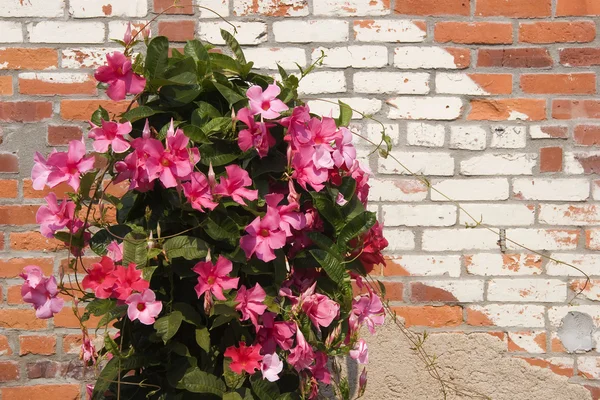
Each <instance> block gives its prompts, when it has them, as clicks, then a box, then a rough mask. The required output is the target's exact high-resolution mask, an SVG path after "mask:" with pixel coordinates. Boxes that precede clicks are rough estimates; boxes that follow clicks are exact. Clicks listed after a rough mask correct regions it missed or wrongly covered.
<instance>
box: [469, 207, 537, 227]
mask: <svg viewBox="0 0 600 400" xmlns="http://www.w3.org/2000/svg"><path fill="white" fill-rule="evenodd" d="M461 206H462V207H463V209H464V210H466V211H463V210H461V211H460V214H459V221H458V223H459V224H460V225H463V226H464V225H465V224H469V225H471V226H474V225H476V224H477V223H478V222H481V223H484V224H486V225H491V226H493V227H496V228H498V227H501V226H527V225H533V222H534V219H535V206H534V205H533V204H473V203H469V204H461ZM467 212H468V213H469V214H470V216H469V215H467ZM471 217H473V218H471Z"/></svg>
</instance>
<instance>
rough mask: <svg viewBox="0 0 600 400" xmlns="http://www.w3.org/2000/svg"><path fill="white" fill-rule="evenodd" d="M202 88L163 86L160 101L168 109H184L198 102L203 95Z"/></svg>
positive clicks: (196, 86) (193, 86)
mask: <svg viewBox="0 0 600 400" xmlns="http://www.w3.org/2000/svg"><path fill="white" fill-rule="evenodd" d="M202 91H203V89H202V86H199V85H184V86H173V85H171V86H163V87H161V88H160V93H159V96H160V99H161V100H162V101H163V102H164V104H165V105H166V106H167V107H183V106H185V105H186V104H189V103H191V102H193V101H194V100H196V98H197V97H198V96H200V94H201V93H202Z"/></svg>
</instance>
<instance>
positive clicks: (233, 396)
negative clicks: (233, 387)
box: [223, 392, 244, 400]
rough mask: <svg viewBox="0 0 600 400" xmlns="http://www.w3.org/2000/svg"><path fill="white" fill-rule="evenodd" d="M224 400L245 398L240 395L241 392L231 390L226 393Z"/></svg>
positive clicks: (242, 399)
mask: <svg viewBox="0 0 600 400" xmlns="http://www.w3.org/2000/svg"><path fill="white" fill-rule="evenodd" d="M223 400H244V398H243V397H242V396H240V394H239V393H236V392H231V393H225V396H223Z"/></svg>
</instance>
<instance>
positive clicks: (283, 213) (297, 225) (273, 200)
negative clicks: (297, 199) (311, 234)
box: [265, 193, 306, 237]
mask: <svg viewBox="0 0 600 400" xmlns="http://www.w3.org/2000/svg"><path fill="white" fill-rule="evenodd" d="M265 200H266V202H267V208H269V207H270V208H272V209H275V210H277V212H278V213H279V218H280V222H279V227H280V229H281V230H282V231H284V232H285V235H286V236H287V237H291V236H293V233H292V228H294V229H295V230H297V231H299V230H301V229H304V227H305V226H306V217H305V216H304V214H303V213H300V212H297V211H298V210H299V206H298V204H297V203H292V204H288V205H283V206H278V204H279V203H280V202H281V200H283V195H282V194H279V193H271V194H268V195H266V196H265Z"/></svg>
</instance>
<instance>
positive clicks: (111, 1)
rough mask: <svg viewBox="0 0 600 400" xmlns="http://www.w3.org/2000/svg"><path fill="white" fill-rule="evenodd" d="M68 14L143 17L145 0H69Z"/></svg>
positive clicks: (145, 8) (74, 15) (75, 16)
mask: <svg viewBox="0 0 600 400" xmlns="http://www.w3.org/2000/svg"><path fill="white" fill-rule="evenodd" d="M69 14H71V15H72V16H73V17H74V18H93V17H145V16H146V14H148V2H147V1H146V0H126V1H124V0H69Z"/></svg>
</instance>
